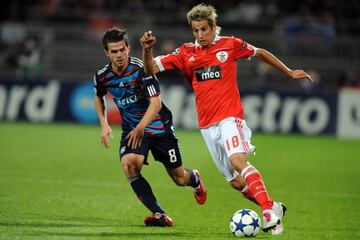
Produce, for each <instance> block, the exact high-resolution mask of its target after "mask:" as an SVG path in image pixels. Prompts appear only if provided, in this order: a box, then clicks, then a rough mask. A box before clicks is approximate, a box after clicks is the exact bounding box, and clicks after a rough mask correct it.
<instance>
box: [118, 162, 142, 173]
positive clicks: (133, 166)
mask: <svg viewBox="0 0 360 240" xmlns="http://www.w3.org/2000/svg"><path fill="white" fill-rule="evenodd" d="M121 165H122V167H123V170H124V173H125V175H126V176H127V177H130V176H135V175H138V174H140V170H141V166H139V164H138V162H137V161H133V160H132V159H130V158H124V159H122V160H121Z"/></svg>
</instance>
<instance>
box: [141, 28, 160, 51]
mask: <svg viewBox="0 0 360 240" xmlns="http://www.w3.org/2000/svg"><path fill="white" fill-rule="evenodd" d="M155 43H156V38H155V36H154V35H152V32H151V30H149V31H147V32H145V33H144V34H143V35H142V37H141V38H140V44H141V46H142V47H143V49H145V50H148V49H151V48H153V47H154V45H155Z"/></svg>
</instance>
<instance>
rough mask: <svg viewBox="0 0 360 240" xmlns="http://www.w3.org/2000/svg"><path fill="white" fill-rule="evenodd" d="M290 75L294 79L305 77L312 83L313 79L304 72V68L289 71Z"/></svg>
mask: <svg viewBox="0 0 360 240" xmlns="http://www.w3.org/2000/svg"><path fill="white" fill-rule="evenodd" d="M290 76H291V77H292V78H294V79H303V78H304V79H307V80H308V81H309V82H311V83H313V82H314V80H313V79H312V77H311V76H310V75H309V74H308V73H306V72H305V71H304V70H292V71H291V72H290Z"/></svg>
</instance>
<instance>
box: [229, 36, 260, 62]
mask: <svg viewBox="0 0 360 240" xmlns="http://www.w3.org/2000/svg"><path fill="white" fill-rule="evenodd" d="M255 54H256V48H255V47H254V46H253V45H251V44H250V43H247V42H245V41H244V40H242V39H240V38H234V56H233V57H234V59H238V58H251V57H253V56H254V55H255Z"/></svg>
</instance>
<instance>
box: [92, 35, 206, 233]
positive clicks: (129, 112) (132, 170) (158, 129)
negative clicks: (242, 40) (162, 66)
mask: <svg viewBox="0 0 360 240" xmlns="http://www.w3.org/2000/svg"><path fill="white" fill-rule="evenodd" d="M103 45H104V48H105V55H106V56H107V57H108V59H109V60H110V62H109V63H108V64H107V65H106V66H105V67H103V68H102V69H100V70H98V71H97V73H96V74H95V76H94V86H95V91H96V96H95V107H96V111H97V114H98V117H99V120H100V126H101V144H102V145H104V147H106V148H108V147H109V146H110V145H109V139H110V138H111V136H112V129H111V127H110V126H109V124H108V122H107V118H106V106H105V100H104V96H105V94H107V93H108V92H110V93H111V94H112V96H113V100H114V102H115V104H116V105H117V107H118V108H119V111H120V114H121V116H122V130H123V131H122V137H121V143H120V160H121V165H122V167H123V170H124V173H125V176H126V177H127V178H128V181H129V183H130V185H131V187H132V189H133V190H134V192H135V194H136V195H137V197H138V199H139V200H140V201H141V202H142V203H143V204H144V205H145V207H146V208H148V209H149V210H150V211H151V212H152V215H151V216H148V217H146V218H145V219H144V223H145V225H146V226H161V227H164V226H172V225H173V221H172V219H171V218H170V217H169V216H168V215H166V213H165V211H164V210H163V209H162V208H161V207H160V204H159V202H158V201H157V200H156V197H155V195H154V193H153V191H152V189H151V187H150V184H149V183H148V182H147V181H146V179H145V178H144V177H143V176H142V175H141V168H142V166H143V164H146V165H147V164H148V162H147V156H148V153H149V151H151V153H152V155H153V156H154V159H155V160H156V161H160V162H161V163H162V164H163V165H164V167H165V168H166V170H167V172H168V174H169V175H170V177H171V178H172V179H173V181H174V182H175V183H176V184H177V185H179V186H191V187H192V188H193V194H194V197H195V199H196V201H197V202H198V203H199V204H204V203H205V201H206V189H205V186H204V184H203V182H202V180H201V177H200V173H199V171H197V170H192V169H185V168H184V167H183V166H182V159H181V154H180V150H179V146H178V139H177V138H176V136H175V135H174V131H173V126H172V114H171V112H170V111H169V109H168V108H167V107H166V106H165V105H164V104H163V103H162V101H161V99H160V86H159V82H158V80H157V78H156V76H155V75H146V74H145V72H144V70H143V65H142V61H141V60H140V59H138V58H134V57H131V56H130V45H129V40H128V37H127V33H126V31H125V30H122V29H118V28H111V29H109V30H108V31H107V32H105V34H104V36H103Z"/></svg>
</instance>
